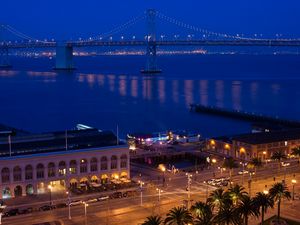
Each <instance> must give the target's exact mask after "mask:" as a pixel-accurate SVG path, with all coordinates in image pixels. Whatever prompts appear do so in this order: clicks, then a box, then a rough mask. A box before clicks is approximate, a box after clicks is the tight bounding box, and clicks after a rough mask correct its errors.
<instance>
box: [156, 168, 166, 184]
mask: <svg viewBox="0 0 300 225" xmlns="http://www.w3.org/2000/svg"><path fill="white" fill-rule="evenodd" d="M158 168H159V169H160V170H161V171H162V172H163V186H165V182H166V178H165V173H166V167H165V165H164V164H160V165H159V166H158Z"/></svg>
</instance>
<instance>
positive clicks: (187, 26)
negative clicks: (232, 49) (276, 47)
mask: <svg viewBox="0 0 300 225" xmlns="http://www.w3.org/2000/svg"><path fill="white" fill-rule="evenodd" d="M156 17H157V18H159V19H162V20H164V21H166V22H169V23H172V24H174V25H176V26H179V27H182V28H185V29H189V30H192V31H194V32H199V33H202V34H204V36H203V37H205V35H209V36H217V37H222V38H232V39H239V40H254V41H255V40H256V41H266V40H269V39H266V38H257V37H255V38H253V37H244V36H241V35H239V34H237V35H231V34H225V33H218V32H213V31H210V30H206V29H202V28H199V27H196V26H194V25H190V24H188V23H185V22H182V21H179V20H177V19H175V18H172V17H169V16H167V15H165V14H163V13H161V12H159V11H156ZM255 36H257V34H255ZM280 40H283V41H284V40H286V41H291V40H295V41H298V40H300V38H281V39H280Z"/></svg>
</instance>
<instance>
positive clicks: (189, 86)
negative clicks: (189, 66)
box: [184, 80, 194, 108]
mask: <svg viewBox="0 0 300 225" xmlns="http://www.w3.org/2000/svg"><path fill="white" fill-rule="evenodd" d="M193 88H194V85H193V81H192V80H185V81H184V96H185V105H186V107H187V108H189V107H190V104H193V103H194V98H193Z"/></svg>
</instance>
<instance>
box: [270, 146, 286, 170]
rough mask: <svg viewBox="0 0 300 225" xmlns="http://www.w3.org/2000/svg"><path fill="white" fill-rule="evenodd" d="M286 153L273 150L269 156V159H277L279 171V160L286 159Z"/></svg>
mask: <svg viewBox="0 0 300 225" xmlns="http://www.w3.org/2000/svg"><path fill="white" fill-rule="evenodd" d="M286 158H287V157H286V155H285V154H284V152H283V151H277V152H274V153H273V155H272V156H271V159H274V160H277V161H278V163H279V164H278V172H280V168H281V161H282V160H283V159H286Z"/></svg>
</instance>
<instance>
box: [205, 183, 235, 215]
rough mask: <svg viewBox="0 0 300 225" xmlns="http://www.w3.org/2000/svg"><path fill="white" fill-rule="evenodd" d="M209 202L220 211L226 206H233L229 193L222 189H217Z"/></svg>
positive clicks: (212, 193) (210, 196)
mask: <svg viewBox="0 0 300 225" xmlns="http://www.w3.org/2000/svg"><path fill="white" fill-rule="evenodd" d="M207 202H209V203H211V204H212V206H213V207H215V206H217V207H218V208H219V210H220V209H221V208H222V206H224V205H226V204H227V205H230V204H232V201H231V199H230V196H229V193H228V192H225V191H224V190H223V189H222V188H219V189H216V190H214V191H213V192H211V193H210V195H209V198H208V199H207Z"/></svg>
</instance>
